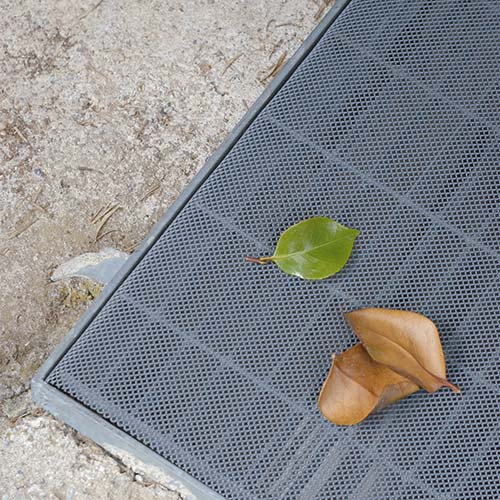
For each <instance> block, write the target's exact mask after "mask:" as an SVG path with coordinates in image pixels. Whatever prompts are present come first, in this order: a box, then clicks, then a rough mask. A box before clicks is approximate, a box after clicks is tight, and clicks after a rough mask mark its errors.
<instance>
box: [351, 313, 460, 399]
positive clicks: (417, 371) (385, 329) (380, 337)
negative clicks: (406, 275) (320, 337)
mask: <svg viewBox="0 0 500 500" xmlns="http://www.w3.org/2000/svg"><path fill="white" fill-rule="evenodd" d="M345 317H346V319H347V322H348V323H349V325H350V326H351V328H352V329H353V330H354V332H355V333H356V335H357V336H358V338H359V340H361V342H362V343H363V346H364V347H365V349H366V351H367V352H368V354H369V355H370V357H371V358H373V359H374V360H375V361H377V362H379V363H382V364H383V365H385V366H387V367H389V368H391V369H392V370H394V371H395V372H397V373H399V374H400V375H402V376H403V377H406V378H408V379H410V380H411V381H412V382H415V383H416V384H418V385H419V386H420V387H422V388H424V389H425V390H426V391H428V392H435V391H437V390H438V389H439V388H440V387H443V386H446V387H449V388H450V389H451V390H452V391H453V392H456V393H458V392H460V389H459V388H458V387H456V386H455V385H453V384H452V383H451V382H449V381H448V380H446V364H445V360H444V354H443V349H442V347H441V341H440V339H439V332H438V330H437V328H436V325H434V323H433V322H432V321H431V320H430V319H429V318H426V317H425V316H423V315H422V314H418V313H414V312H409V311H398V310H392V309H379V308H369V309H361V310H359V311H353V312H350V313H347V314H346V315H345Z"/></svg>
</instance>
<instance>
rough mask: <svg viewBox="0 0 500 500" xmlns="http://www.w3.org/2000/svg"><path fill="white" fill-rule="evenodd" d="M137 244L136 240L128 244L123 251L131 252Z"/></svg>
mask: <svg viewBox="0 0 500 500" xmlns="http://www.w3.org/2000/svg"><path fill="white" fill-rule="evenodd" d="M138 246H139V243H137V242H135V243H132V245H129V246H128V247H127V248H125V250H124V252H125V253H133V252H134V251H135V249H136V248H137V247H138Z"/></svg>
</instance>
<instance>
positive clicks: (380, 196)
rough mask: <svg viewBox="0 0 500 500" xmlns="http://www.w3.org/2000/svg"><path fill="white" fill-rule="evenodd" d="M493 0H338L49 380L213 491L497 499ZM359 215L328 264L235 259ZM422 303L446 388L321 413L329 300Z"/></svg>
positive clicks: (346, 339)
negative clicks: (345, 416) (345, 418)
mask: <svg viewBox="0 0 500 500" xmlns="http://www.w3.org/2000/svg"><path fill="white" fill-rule="evenodd" d="M499 51H500V2H496V1H485V2H481V1H475V2H460V3H457V2H455V1H443V0H440V1H436V0H432V1H417V0H415V1H412V2H409V3H408V2H397V1H390V2H380V0H363V1H361V0H352V1H351V3H350V4H349V5H348V6H347V7H346V9H345V10H344V11H343V13H342V14H341V15H340V17H339V18H338V20H336V21H335V23H334V24H333V25H332V26H331V27H330V29H329V30H328V32H327V33H326V34H325V35H324V36H323V38H322V39H321V40H320V42H319V43H318V44H317V46H316V47H315V48H314V49H313V51H312V52H311V53H310V54H309V56H308V57H307V58H306V59H305V61H304V62H303V63H302V64H301V65H300V67H299V68H298V69H297V70H296V71H295V73H294V74H293V75H292V77H291V78H290V79H289V80H288V82H287V83H286V84H285V85H284V86H283V87H282V89H281V90H280V91H279V92H278V94H277V95H276V96H275V97H274V98H273V99H272V101H271V102H270V103H269V104H268V105H267V106H266V108H265V109H264V110H263V112H261V114H260V115H259V117H258V118H257V119H256V120H255V121H254V122H253V124H252V125H251V126H250V127H249V128H248V129H247V131H246V132H245V134H244V135H243V136H242V138H241V139H240V140H239V141H238V143H237V144H236V145H235V146H234V147H233V149H232V150H231V151H230V152H229V154H228V155H227V156H226V157H225V159H224V160H223V161H222V163H221V164H220V165H219V166H218V167H217V168H216V169H215V171H214V172H213V173H212V174H211V175H210V177H209V178H208V179H207V180H206V181H205V183H204V184H203V185H202V187H201V188H200V189H199V190H198V191H197V192H196V194H195V195H194V196H193V198H192V199H191V200H190V201H189V202H188V204H187V205H186V207H185V208H184V209H183V210H182V211H181V213H180V214H179V215H178V216H177V218H176V219H175V220H174V221H173V223H172V224H171V225H170V226H169V227H168V228H167V230H166V231H165V232H164V233H163V235H162V236H161V237H160V238H159V240H158V241H157V242H156V243H155V245H154V246H153V248H152V249H151V250H150V251H149V253H148V254H147V255H146V256H145V257H144V259H143V260H142V261H141V262H140V263H139V264H138V265H137V267H136V268H135V269H134V271H133V272H132V273H131V274H130V275H129V276H128V278H127V279H126V280H125V282H124V283H123V284H122V286H120V288H119V289H118V290H117V291H116V292H115V293H114V295H113V297H112V298H111V299H110V300H109V301H108V303H107V304H106V305H105V306H104V307H103V309H102V310H101V312H100V313H99V314H98V315H97V317H96V318H95V319H94V321H93V322H92V323H91V324H90V326H89V327H88V328H87V329H86V331H85V332H83V334H82V335H81V336H80V337H79V339H78V340H77V341H76V342H75V344H74V345H73V346H72V347H71V349H70V350H69V351H68V352H67V353H66V355H65V356H64V357H63V359H62V360H61V361H60V362H59V364H58V365H57V366H56V368H55V369H54V370H53V371H52V372H51V374H50V375H49V377H48V382H49V383H50V384H52V385H53V386H55V387H57V388H59V389H60V390H62V391H64V392H65V393H67V394H69V395H71V396H72V397H74V398H75V399H76V400H78V401H80V402H82V403H83V404H85V405H86V406H88V407H89V408H91V409H93V410H94V411H95V412H97V413H99V414H100V415H102V416H104V417H105V418H106V419H108V420H109V421H110V422H112V423H114V424H115V425H116V426H118V427H119V428H121V429H123V430H124V431H126V432H127V433H129V434H130V435H131V436H133V437H135V438H136V439H138V440H139V441H141V442H143V443H145V444H146V445H147V446H149V447H150V448H151V449H153V450H155V451H156V452H157V453H159V454H160V455H162V456H163V457H165V458H167V459H168V460H170V461H172V462H173V463H174V464H176V465H178V466H179V467H180V468H182V469H184V470H185V471H187V472H188V473H190V474H192V475H193V476H194V477H196V478H197V479H199V480H200V481H202V482H203V483H205V484H207V485H208V486H210V487H211V488H213V489H214V490H215V491H217V492H219V493H220V494H222V495H223V496H225V497H227V498H228V499H232V500H242V499H243V500H245V499H248V500H256V499H265V500H279V499H289V500H332V499H333V498H335V499H336V500H360V499H366V500H377V499H380V500H399V499H401V500H402V499H407V500H410V499H415V500H417V499H418V500H423V499H432V500H436V499H442V500H444V499H449V500H457V499H470V500H472V499H478V498H481V499H490V498H491V499H497V498H499V497H500V485H499V483H498V477H499V475H500V456H499V453H500V443H499V441H498V439H499V435H500V389H499V384H498V382H499V376H500V375H499V374H500V369H499V366H500V334H499V332H500V309H499V307H498V304H499V302H500V291H499V289H500V237H499V228H500V147H499V142H500V141H499V137H500V129H499V127H498V123H499V121H498V118H499V115H498V113H499V111H500V104H499V102H500V101H499V96H500V83H499V79H498V75H499V74H500V71H499V70H500V58H498V57H497V55H498V53H500V52H499ZM319 214H320V215H326V216H331V217H333V218H335V219H337V220H339V221H340V222H342V223H344V224H347V225H349V226H352V227H356V228H359V229H360V230H361V236H360V238H359V240H358V242H357V243H356V247H355V250H354V253H353V256H352V258H351V259H350V261H349V263H348V265H347V266H346V268H345V269H344V270H343V271H342V272H341V273H340V274H339V275H337V276H335V277H333V278H331V279H328V280H324V281H322V282H306V281H302V280H300V279H297V278H292V277H289V276H286V275H284V274H282V273H281V272H280V271H279V270H278V269H277V268H276V267H274V266H264V267H261V266H256V265H251V264H248V263H246V262H245V261H244V260H243V257H244V256H245V255H260V254H266V253H269V252H272V250H273V247H274V244H275V243H276V240H277V238H278V236H279V234H280V233H281V232H282V231H283V230H284V229H285V228H286V227H288V226H289V225H291V224H293V223H295V222H297V221H299V220H301V219H304V218H307V217H310V216H313V215H319ZM363 306H384V307H394V308H403V309H410V310H417V311H420V312H422V313H424V314H426V315H428V316H429V317H431V318H432V319H433V320H434V321H435V322H436V323H437V325H438V326H439V329H440V331H441V335H442V340H443V346H444V350H445V354H446V358H447V361H448V370H449V374H450V378H451V379H452V380H453V381H455V382H456V383H458V384H459V385H460V386H461V388H462V390H463V395H462V396H458V397H457V396H456V395H454V394H452V393H451V392H447V391H445V390H443V391H440V392H438V393H437V394H434V395H428V394H424V393H423V392H421V393H417V394H415V395H413V396H411V397H410V398H407V399H406V400H404V401H401V402H399V403H397V404H395V405H392V406H390V407H388V408H386V409H384V410H383V411H381V412H378V413H376V414H374V415H372V416H371V417H370V418H369V419H367V420H366V421H365V422H363V423H362V424H360V425H358V426H355V427H352V428H341V427H336V426H333V425H331V424H329V423H328V422H326V421H325V420H324V419H323V418H322V417H321V416H320V414H319V412H318V409H317V407H316V400H317V396H318V391H319V388H320V386H321V383H322V381H323V379H324V377H325V375H326V373H327V370H328V368H329V358H330V353H331V352H334V351H337V352H339V351H342V350H344V349H345V348H347V347H349V346H350V345H351V344H352V343H354V341H355V339H354V337H353V335H352V333H351V332H350V331H349V329H348V328H347V327H346V325H345V323H344V321H343V319H342V313H343V312H345V311H347V310H350V309H353V308H358V307H363Z"/></svg>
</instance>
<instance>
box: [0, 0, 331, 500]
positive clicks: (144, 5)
mask: <svg viewBox="0 0 500 500" xmlns="http://www.w3.org/2000/svg"><path fill="white" fill-rule="evenodd" d="M324 2H326V4H330V3H331V0H273V1H267V0H253V1H251V2H249V1H247V0H231V1H230V0H151V1H148V2H144V1H141V0H126V1H125V2H118V1H113V0H79V1H72V0H47V1H44V2H39V1H37V0H21V1H19V0H1V1H0V6H1V12H2V15H1V16H0V272H1V282H2V286H1V287H0V469H1V472H0V498H2V499H9V500H10V499H12V498H23V499H24V498H57V499H59V498H67V499H79V498H117V499H118V498H120V499H122V498H134V499H135V498H145V499H148V498H167V499H174V498H180V496H179V495H178V494H176V493H172V492H168V491H167V489H166V488H165V487H164V486H162V479H161V478H156V479H155V480H153V479H150V478H148V477H147V474H146V476H143V475H140V474H138V473H137V471H138V470H142V469H141V466H140V465H138V464H133V465H131V466H127V465H125V464H124V463H123V462H122V461H120V460H119V459H116V458H114V457H113V456H111V455H110V454H108V453H105V452H104V451H103V450H101V449H100V448H98V447H97V446H95V445H93V444H91V443H88V442H87V441H85V440H83V439H82V438H81V437H79V436H78V435H77V434H76V433H74V432H73V431H71V430H70V429H69V428H68V427H66V426H64V425H63V424H60V423H58V422H56V421H55V420H54V419H52V418H51V417H50V416H48V415H46V414H44V413H43V412H42V411H41V410H40V409H38V408H35V407H34V405H33V404H32V403H31V399H30V393H29V380H30V378H31V377H32V375H33V373H34V372H35V370H36V369H37V368H38V367H39V366H40V365H41V363H42V362H43V360H44V359H45V358H46V357H47V356H48V354H49V353H50V352H51V351H52V349H53V348H54V347H55V346H56V344H57V343H58V342H59V341H60V340H61V338H62V337H63V336H64V334H65V333H66V332H67V330H68V329H69V328H70V326H71V325H72V324H73V323H74V322H75V321H76V319H77V318H78V317H79V316H80V315H81V314H82V312H83V311H84V309H85V308H86V307H87V306H88V304H89V303H90V302H91V301H92V300H93V298H94V297H95V295H96V294H97V293H98V292H99V290H98V289H96V288H95V287H94V286H93V285H92V284H89V283H88V282H85V281H82V280H71V281H70V282H64V283H57V284H54V283H51V282H50V281H49V276H50V273H51V271H52V270H53V269H54V268H55V267H56V266H57V265H59V264H61V263H63V262H65V261H67V260H68V259H70V258H71V257H74V256H76V255H79V254H81V253H84V252H90V251H97V250H100V249H101V248H104V247H106V246H113V247H115V248H118V249H120V250H124V251H128V252H130V251H131V250H132V249H133V248H134V247H135V245H136V244H137V243H138V242H139V241H140V240H141V239H142V238H143V237H144V236H145V235H146V234H147V232H148V230H149V229H150V227H151V226H152V224H153V223H154V222H155V221H156V220H157V219H158V218H159V217H160V215H161V214H162V213H163V212H164V211H165V210H166V208H167V207H168V206H169V204H170V203H171V202H172V201H173V200H174V199H175V197H176V196H177V195H178V194H179V192H180V191H181V190H182V189H183V188H184V187H185V186H186V184H187V183H188V182H189V180H190V179H191V178H192V177H193V175H194V174H195V173H196V171H197V170H198V169H199V168H200V167H201V166H202V165H203V163H204V160H205V158H206V157H207V156H208V155H209V154H210V153H211V152H212V151H213V150H214V149H215V148H216V146H217V145H218V144H219V143H220V142H221V141H222V140H223V138H224V137H225V135H226V134H227V133H228V132H229V131H230V130H231V128H232V127H233V126H234V124H235V123H236V122H237V120H238V119H239V118H240V117H241V116H242V114H243V113H244V112H245V111H246V109H247V107H248V106H249V105H250V104H251V103H252V102H253V101H254V99H255V98H256V97H257V96H258V95H259V94H260V93H261V91H262V90H263V88H264V86H265V85H266V84H267V83H268V82H269V80H270V79H271V78H272V76H273V74H275V71H274V70H275V67H276V65H280V64H281V63H282V62H283V61H284V60H286V59H287V58H288V57H289V56H290V55H291V54H292V53H293V51H294V50H295V49H296V48H297V47H298V46H299V45H300V43H301V42H302V41H303V39H304V38H305V37H306V35H307V34H308V33H309V32H310V31H311V30H312V29H313V27H314V26H315V24H316V23H317V21H318V20H319V18H320V17H321V15H322V14H323V13H324V10H325V3H324ZM113 203H114V204H116V206H117V207H119V208H118V209H117V210H116V211H115V212H114V213H113V215H112V217H111V218H110V219H109V220H108V221H107V222H106V224H105V225H104V226H103V227H102V228H101V229H100V230H99V227H98V224H92V223H91V219H92V217H93V215H95V214H96V212H97V211H98V210H99V209H100V208H101V207H105V206H109V205H108V204H113Z"/></svg>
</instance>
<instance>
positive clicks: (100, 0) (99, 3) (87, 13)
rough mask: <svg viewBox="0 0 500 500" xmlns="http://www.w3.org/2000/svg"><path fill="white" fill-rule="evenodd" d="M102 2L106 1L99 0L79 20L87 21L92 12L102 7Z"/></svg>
mask: <svg viewBox="0 0 500 500" xmlns="http://www.w3.org/2000/svg"><path fill="white" fill-rule="evenodd" d="M102 2H104V0H99V1H98V2H97V3H96V4H95V5H94V6H93V7H92V8H90V9H89V10H88V11H87V12H85V13H83V14H82V15H81V16H80V17H79V18H78V20H79V21H81V20H82V19H85V18H86V17H87V16H88V15H89V14H92V12H94V10H96V9H97V8H98V7H100V6H101V4H102Z"/></svg>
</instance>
